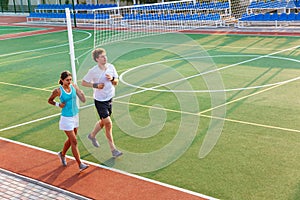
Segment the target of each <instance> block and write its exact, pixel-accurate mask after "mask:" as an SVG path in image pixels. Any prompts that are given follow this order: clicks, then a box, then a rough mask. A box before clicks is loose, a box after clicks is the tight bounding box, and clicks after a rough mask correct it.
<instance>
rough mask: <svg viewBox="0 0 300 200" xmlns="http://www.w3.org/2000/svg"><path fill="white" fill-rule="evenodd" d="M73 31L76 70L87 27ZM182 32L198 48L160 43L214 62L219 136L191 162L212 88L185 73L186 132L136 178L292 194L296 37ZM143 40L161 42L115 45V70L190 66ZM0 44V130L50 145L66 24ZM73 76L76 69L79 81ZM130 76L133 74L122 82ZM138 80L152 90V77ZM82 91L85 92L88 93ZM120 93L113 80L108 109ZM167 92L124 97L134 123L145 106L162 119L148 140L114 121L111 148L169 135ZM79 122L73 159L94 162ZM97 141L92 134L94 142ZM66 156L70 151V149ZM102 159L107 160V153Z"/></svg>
mask: <svg viewBox="0 0 300 200" xmlns="http://www.w3.org/2000/svg"><path fill="white" fill-rule="evenodd" d="M22 29H24V30H22ZM34 29H36V28H34ZM28 30H29V29H28V27H24V28H23V27H8V26H7V27H5V26H1V27H0V32H1V34H6V33H18V32H21V31H28ZM73 34H74V41H75V54H76V57H77V58H78V61H77V67H79V70H83V71H84V70H86V69H85V67H89V66H87V65H88V64H90V61H89V60H90V51H91V50H92V48H93V37H92V35H91V34H92V32H91V31H85V30H74V33H73ZM170 37H171V36H170ZM188 37H189V38H190V39H191V40H192V41H193V45H195V44H198V46H197V47H196V46H187V44H185V43H181V42H182V41H178V40H172V39H170V40H169V41H167V42H168V44H167V45H168V47H170V46H171V47H170V48H172V44H170V43H171V42H173V45H174V47H175V48H176V49H178V48H182V49H183V50H184V49H185V50H186V51H188V52H193V49H197V50H200V49H202V50H204V52H200V51H194V54H193V55H189V56H193V57H197V56H198V57H199V58H197V59H198V60H197V59H196V60H197V61H196V62H198V63H203V62H202V60H201V59H203V56H204V55H209V56H210V58H209V61H210V62H211V63H209V64H214V65H215V66H216V67H217V68H218V69H220V70H219V71H218V73H220V75H221V77H222V81H223V82H222V83H223V84H224V85H223V86H224V90H225V97H226V102H224V105H220V107H223V108H224V107H225V108H226V116H225V118H224V119H223V120H224V126H223V129H222V132H221V135H220V138H219V139H218V140H217V144H216V145H215V146H214V148H213V149H212V151H211V152H210V153H209V154H208V155H207V156H206V157H204V158H201V159H200V158H199V150H200V147H201V145H202V144H203V141H204V137H205V135H206V133H207V131H208V129H209V123H210V122H211V119H214V117H216V116H212V115H211V114H212V113H213V110H214V109H217V108H216V107H212V105H211V98H212V95H213V94H211V93H209V92H205V91H204V90H206V91H207V90H208V86H207V85H206V84H205V80H204V78H203V77H201V76H200V77H195V78H193V79H190V80H189V83H190V84H191V85H192V87H193V89H194V90H199V91H201V90H203V91H204V92H195V93H194V94H195V95H196V98H197V100H198V103H199V106H198V107H197V108H195V111H196V110H199V112H197V113H192V112H191V111H190V112H189V113H188V114H191V115H193V116H194V117H197V118H199V125H198V127H197V130H196V133H197V134H196V135H195V138H194V139H193V141H192V143H191V144H190V145H189V147H188V149H187V150H186V152H185V153H184V154H183V155H181V156H180V157H179V158H178V159H176V161H175V162H172V163H170V164H169V165H168V166H166V167H163V168H161V169H158V170H155V171H151V172H145V173H139V175H141V176H144V177H147V178H151V179H154V180H158V181H161V182H164V183H168V184H171V185H175V186H178V187H181V188H185V189H188V190H192V191H195V192H199V193H202V194H206V195H209V196H213V197H216V198H220V199H299V198H300V182H299V180H300V173H299V167H300V162H299V160H300V155H299V150H300V135H299V133H300V129H299V125H298V124H299V123H298V122H299V119H300V116H299V111H300V109H299V106H298V105H299V103H300V100H299V95H300V91H299V87H300V83H299V80H298V77H299V75H300V70H299V53H300V51H299V48H298V45H300V38H299V37H287V36H256V35H253V36H249V35H218V34H191V35H188ZM146 42H148V43H149V44H150V43H153V45H157V46H160V45H161V46H163V45H162V44H156V43H155V42H157V41H155V40H148V41H146V40H143V43H141V42H140V41H138V40H136V41H128V43H129V44H130V43H131V44H132V43H134V45H136V46H138V47H139V48H138V50H137V51H131V52H128V53H127V54H125V55H123V56H120V57H118V56H116V55H115V52H108V57H109V59H111V60H113V64H114V65H115V66H116V68H117V70H118V73H119V74H122V73H124V72H126V73H127V70H129V69H132V68H134V67H137V66H140V65H143V64H145V63H155V62H159V61H162V60H167V59H172V61H171V62H165V63H164V65H168V66H170V67H174V68H176V69H177V70H178V72H180V73H181V74H182V75H184V76H186V77H189V76H192V75H195V73H199V72H196V71H195V70H194V69H191V68H190V67H189V66H190V65H189V63H188V62H187V60H188V55H187V54H186V57H182V56H181V58H182V59H178V58H180V57H178V55H175V54H172V52H170V51H164V50H162V49H161V48H152V47H151V45H150V47H149V48H145V46H147V45H148V44H145V43H146ZM122 44H123V43H122ZM123 45H124V44H123ZM189 45H190V44H189ZM0 46H1V48H0V74H1V75H0V92H1V96H0V102H1V104H0V105H1V119H0V121H1V122H0V136H1V137H5V138H9V139H12V140H15V141H19V142H23V143H26V144H31V145H34V146H37V147H41V148H45V149H48V150H51V151H59V150H60V149H61V148H62V145H63V142H64V140H65V139H66V137H65V135H64V133H63V132H62V131H60V130H58V120H59V109H58V108H56V107H53V106H50V105H49V104H48V103H47V99H48V97H49V95H50V94H51V91H52V90H53V89H54V88H56V87H57V86H58V83H57V82H58V78H59V75H60V73H61V71H63V70H65V69H68V70H71V67H70V59H69V47H68V38H67V33H66V31H63V32H57V33H49V34H43V35H34V36H30V37H22V38H15V39H7V40H1V41H0ZM108 48H109V47H108ZM113 48H114V47H112V48H111V49H113ZM122 48H124V46H121V47H120V49H122ZM112 57H113V58H112ZM193 59H194V58H193ZM87 60H88V61H87ZM205 61H207V58H205ZM208 67H210V65H208ZM201 69H202V68H201ZM205 69H206V68H205ZM205 69H204V68H203V70H205ZM203 72H204V71H203ZM80 75H82V73H81V72H80V73H79V78H80ZM126 77H127V81H129V80H132V78H133V77H130V73H127V76H124V78H126ZM137 82H138V81H134V80H133V82H132V83H137ZM79 84H80V82H79ZM143 86H144V87H153V86H155V84H154V83H153V84H148V85H143ZM82 89H84V90H85V92H86V94H87V95H88V96H89V97H90V95H91V93H90V92H91V91H90V90H88V89H85V88H82ZM159 89H162V90H163V89H165V88H164V87H160V88H159ZM138 90H139V89H136V91H138ZM126 91H127V87H126V86H124V85H123V84H122V83H120V85H119V86H118V88H117V96H116V100H115V102H114V108H118V107H119V105H120V104H128V102H126V101H124V100H123V99H122V98H120V99H118V96H121V95H124V94H126ZM175 94H176V93H169V92H157V91H145V92H142V93H137V94H135V95H131V96H130V100H129V101H130V102H129V109H130V114H131V117H132V120H133V121H135V122H136V124H138V125H140V126H147V124H149V122H150V118H149V108H152V109H153V110H163V111H165V113H166V114H167V121H166V123H165V126H164V127H163V128H162V130H161V131H159V132H158V133H157V134H156V135H154V136H152V137H148V138H138V137H133V136H129V135H128V134H127V133H125V132H124V131H123V130H122V129H120V128H119V126H118V125H117V124H116V123H115V121H114V128H113V132H114V138H115V142H116V145H117V146H118V147H120V148H121V149H124V150H125V151H128V152H135V153H148V152H152V151H155V150H159V149H160V148H162V147H163V146H164V145H166V144H168V143H169V142H171V141H172V138H173V137H174V136H175V134H176V132H177V130H178V127H179V125H178V124H179V123H181V117H182V115H181V114H182V113H181V111H182V110H181V108H180V106H179V105H178V100H177V99H176V98H175V96H176V95H175ZM91 102H92V99H89V101H88V102H87V103H86V104H84V105H81V106H87V105H90V104H91ZM157 104H159V105H160V106H159V107H158V106H156V105H157ZM82 112H83V111H82ZM114 112H115V111H114ZM184 112H186V111H184ZM81 114H82V113H81ZM85 115H86V117H87V118H88V119H90V120H91V121H92V120H94V118H95V117H96V115H95V114H94V113H91V112H89V114H83V116H85ZM215 119H216V118H215ZM220 120H221V121H222V119H220ZM82 127H84V125H83V124H82V125H81V130H82V131H81V132H80V133H79V134H80V137H79V138H80V140H79V149H80V153H81V157H82V159H84V160H89V161H92V162H95V163H99V162H100V161H99V159H98V158H97V156H96V157H95V156H94V153H98V154H102V152H101V151H97V149H92V148H90V147H89V146H87V145H86V140H85V139H86V138H85V135H86V134H87V133H86V132H85V131H86V129H87V128H82ZM91 128H92V127H91ZM102 135H103V133H102ZM105 142H106V141H103V140H101V143H103V144H105ZM68 153H69V155H71V152H68ZM104 154H105V152H104ZM125 158H126V157H125V156H124V158H123V159H125ZM116 162H124V160H120V161H118V160H117V161H116ZM153 162H156V161H155V160H153ZM104 164H106V165H107V166H110V167H114V166H115V163H111V162H110V161H109V160H108V161H107V162H106V163H105V162H104ZM132 165H142V164H141V163H132Z"/></svg>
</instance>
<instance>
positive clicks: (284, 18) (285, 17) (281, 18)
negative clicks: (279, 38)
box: [278, 13, 287, 21]
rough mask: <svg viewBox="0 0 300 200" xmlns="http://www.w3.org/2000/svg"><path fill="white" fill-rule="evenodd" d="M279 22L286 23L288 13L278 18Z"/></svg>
mask: <svg viewBox="0 0 300 200" xmlns="http://www.w3.org/2000/svg"><path fill="white" fill-rule="evenodd" d="M278 20H279V21H286V20H287V14H286V13H281V14H280V15H279V17H278Z"/></svg>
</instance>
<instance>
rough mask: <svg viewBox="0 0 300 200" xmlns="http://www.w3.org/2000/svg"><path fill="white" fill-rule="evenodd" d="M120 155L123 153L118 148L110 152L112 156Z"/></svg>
mask: <svg viewBox="0 0 300 200" xmlns="http://www.w3.org/2000/svg"><path fill="white" fill-rule="evenodd" d="M122 155H123V153H122V152H121V151H119V150H114V151H113V152H112V156H113V158H117V157H120V156H122Z"/></svg>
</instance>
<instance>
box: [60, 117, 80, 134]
mask: <svg viewBox="0 0 300 200" xmlns="http://www.w3.org/2000/svg"><path fill="white" fill-rule="evenodd" d="M78 126H79V115H78V114H77V115H75V116H73V117H64V116H60V120H59V130H63V131H72V130H74V128H78Z"/></svg>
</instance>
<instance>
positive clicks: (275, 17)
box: [270, 13, 278, 21]
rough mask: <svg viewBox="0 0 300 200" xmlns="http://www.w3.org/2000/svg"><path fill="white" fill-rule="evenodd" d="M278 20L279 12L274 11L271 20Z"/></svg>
mask: <svg viewBox="0 0 300 200" xmlns="http://www.w3.org/2000/svg"><path fill="white" fill-rule="evenodd" d="M276 20H278V14H277V13H273V14H272V15H270V21H276Z"/></svg>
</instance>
